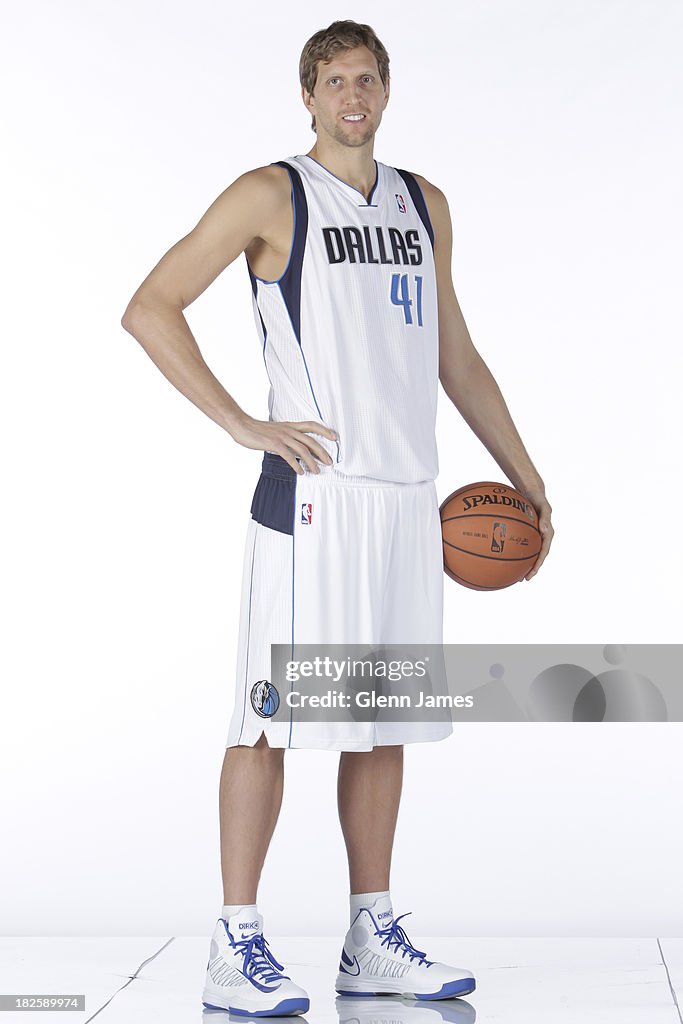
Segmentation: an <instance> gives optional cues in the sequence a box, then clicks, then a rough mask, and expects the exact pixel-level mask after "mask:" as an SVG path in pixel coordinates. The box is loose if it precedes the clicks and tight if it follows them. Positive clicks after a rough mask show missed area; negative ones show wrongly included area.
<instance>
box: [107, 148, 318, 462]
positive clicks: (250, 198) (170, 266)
mask: <svg viewBox="0 0 683 1024" xmlns="http://www.w3.org/2000/svg"><path fill="white" fill-rule="evenodd" d="M283 176H284V177H283ZM284 179H286V181H285V180H284ZM289 196H290V186H289V179H288V177H287V174H286V172H283V171H281V169H278V168H271V167H263V168H257V169H256V170H254V171H248V172H247V173H246V174H243V175H242V176H241V177H239V178H237V179H236V181H234V182H233V183H232V185H230V186H229V187H228V188H227V189H226V190H225V191H224V192H222V193H221V195H220V196H218V198H217V199H216V200H215V201H214V202H213V203H212V205H211V206H210V207H209V209H208V210H207V211H206V213H205V214H204V215H203V217H202V218H201V220H200V221H199V223H198V224H197V225H196V227H195V228H193V230H192V231H191V232H190V233H189V234H188V235H186V236H185V237H184V238H181V239H180V241H178V242H176V244H175V245H174V246H173V247H172V248H171V249H169V250H168V252H167V253H166V254H165V255H164V256H163V257H162V259H161V260H160V261H159V263H158V264H157V265H156V267H154V269H153V270H152V271H151V273H150V274H148V276H147V277H146V278H145V280H144V281H143V282H142V284H141V285H140V287H139V288H138V289H137V291H136V292H135V294H134V295H133V297H132V299H131V300H130V302H129V303H128V307H127V309H126V311H125V313H124V314H123V317H122V319H121V324H122V326H123V327H124V328H125V330H127V331H128V332H129V334H132V335H133V337H135V338H136V339H137V340H138V341H139V342H140V344H141V345H142V347H143V348H144V350H145V351H146V352H147V354H148V355H149V357H150V359H152V360H153V362H154V363H155V364H156V365H157V366H158V367H159V369H160V370H161V372H162V373H163V374H164V376H165V377H166V378H167V379H168V380H169V381H170V382H171V384H173V385H174V387H176V388H177V389H178V391H180V392H181V393H182V394H183V395H185V396H186V397H187V398H189V399H190V401H191V402H193V403H194V404H195V405H196V406H197V408H199V409H201V410H202V412H204V413H206V415H207V416H208V417H209V418H210V419H212V420H213V421H214V422H215V423H217V424H218V425H219V426H220V427H222V428H223V429H224V430H226V431H227V432H228V433H229V434H230V435H231V437H232V438H233V439H234V440H235V441H237V442H238V443H239V444H242V445H244V446H245V447H247V448H257V449H261V450H262V451H272V452H276V453H277V454H279V455H281V456H282V457H283V458H284V459H285V460H286V461H287V462H288V463H289V465H290V466H292V468H293V469H295V470H296V472H297V473H303V468H302V467H301V466H299V464H298V463H297V461H296V458H297V456H300V457H301V458H302V459H303V461H304V462H305V464H306V465H307V466H308V468H309V469H310V470H311V471H312V472H315V473H317V472H319V469H318V465H317V463H316V462H315V458H314V456H315V457H317V458H318V459H321V460H322V461H323V462H325V463H330V462H331V461H332V460H331V458H330V457H329V455H328V454H327V452H325V450H324V448H323V447H322V445H320V444H319V443H318V442H317V441H316V440H315V439H314V438H313V437H311V436H310V434H309V433H306V431H313V432H315V433H316V434H318V435H320V436H324V437H328V438H330V439H331V440H334V439H335V437H336V435H335V432H334V431H333V430H331V429H330V428H329V427H327V426H326V425H324V424H322V423H317V422H315V421H312V420H311V421H304V422H301V423H276V422H271V421H262V420H256V419H254V418H253V417H251V416H249V415H248V414H247V413H246V412H245V411H244V410H243V409H241V408H240V407H239V405H238V404H237V402H236V401H235V400H234V398H232V396H231V395H230V394H229V393H228V392H227V391H226V389H225V388H224V387H223V385H222V384H221V382H220V381H219V380H218V378H217V377H215V376H214V374H213V373H212V372H211V370H210V369H209V367H208V365H207V364H206V362H205V361H204V358H203V356H202V354H201V352H200V350H199V346H198V344H197V342H196V340H195V338H194V336H193V334H192V331H191V330H190V327H189V325H188V323H187V320H186V319H185V317H184V315H183V310H184V309H186V307H187V306H189V305H190V304H191V303H192V302H194V300H195V299H196V298H198V296H199V295H201V294H202V292H203V291H205V290H206V289H207V288H208V287H209V285H210V284H211V283H212V282H213V281H214V280H215V279H216V278H217V277H218V275H219V274H220V273H221V272H222V271H223V270H224V269H225V268H226V267H227V266H229V264H231V263H233V262H234V261H235V260H236V259H237V257H238V256H239V255H240V254H241V253H242V252H244V250H245V249H246V248H247V246H248V245H249V244H250V242H252V241H253V240H254V239H256V238H262V239H264V241H266V242H268V226H269V225H270V224H272V222H273V220H274V219H275V218H276V216H277V214H278V212H281V210H282V203H283V202H286V203H289V202H290V198H289Z"/></svg>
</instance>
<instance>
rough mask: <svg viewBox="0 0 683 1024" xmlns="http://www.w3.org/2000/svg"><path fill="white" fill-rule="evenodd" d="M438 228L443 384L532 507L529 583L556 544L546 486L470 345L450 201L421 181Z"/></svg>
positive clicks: (496, 389) (471, 344)
mask: <svg viewBox="0 0 683 1024" xmlns="http://www.w3.org/2000/svg"><path fill="white" fill-rule="evenodd" d="M418 180H419V182H420V185H421V187H422V189H423V191H424V194H425V199H426V201H427V205H428V208H429V216H430V220H431V221H432V226H433V228H434V258H435V262H436V278H437V292H438V304H439V379H440V381H441V385H442V387H443V389H444V391H445V392H446V394H447V395H448V397H449V398H450V400H451V401H452V402H453V404H454V405H455V407H456V408H457V410H458V411H459V412H460V414H461V415H462V417H463V419H464V420H465V421H466V422H467V423H468V424H469V426H470V427H471V428H472V430H473V431H474V433H475V434H476V435H477V437H478V438H479V440H480V441H481V442H482V444H483V445H484V446H485V447H486V448H487V450H488V451H489V452H490V453H491V455H492V456H493V458H494V459H495V460H496V462H497V463H498V465H499V466H500V468H501V469H502V470H503V472H504V473H505V474H506V476H507V477H508V479H509V480H510V481H511V483H512V485H513V487H516V488H517V489H518V490H520V491H521V492H522V494H524V495H526V497H527V498H529V500H530V501H531V502H532V504H533V505H534V507H535V509H536V511H537V513H538V517H539V529H540V530H541V534H542V535H543V542H542V546H541V550H540V553H539V556H538V558H537V560H536V562H535V564H534V566H533V568H532V569H531V570H530V571H529V572H528V573H527V575H526V577H525V579H527V580H529V579H531V577H532V576H535V574H536V573H537V572H538V570H539V569H540V567H541V564H542V562H543V561H544V559H545V557H546V555H547V553H548V549H549V547H550V543H551V541H552V538H553V533H554V531H553V527H552V524H551V521H550V517H551V512H552V509H551V507H550V505H549V504H548V501H547V498H546V496H545V486H544V484H543V480H542V479H541V476H540V474H539V472H538V470H537V469H536V467H535V466H534V464H533V463H532V461H531V459H530V458H529V455H528V453H527V451H526V448H525V447H524V445H523V443H522V439H521V437H520V436H519V433H518V431H517V428H516V427H515V424H514V423H513V420H512V417H511V415H510V412H509V410H508V407H507V405H506V403H505V399H504V398H503V395H502V394H501V391H500V388H499V387H498V384H497V383H496V381H495V379H494V377H493V374H492V373H491V371H490V370H489V368H488V366H487V365H486V363H485V362H484V360H483V359H482V357H481V356H480V355H479V353H478V352H477V350H476V348H475V347H474V345H473V343H472V339H471V338H470V334H469V331H468V329H467V324H466V323H465V319H464V317H463V315H462V311H461V309H460V305H459V303H458V300H457V298H456V295H455V290H454V288H453V280H452V276H451V253H452V239H453V232H452V227H451V218H450V213H449V209H448V203H447V201H446V197H445V196H444V194H443V192H441V190H440V189H438V188H436V187H435V186H434V185H432V184H430V183H429V182H428V181H426V180H425V179H424V178H421V177H419V176H418Z"/></svg>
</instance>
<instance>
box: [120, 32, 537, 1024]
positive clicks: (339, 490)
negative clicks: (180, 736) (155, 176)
mask: <svg viewBox="0 0 683 1024" xmlns="http://www.w3.org/2000/svg"><path fill="white" fill-rule="evenodd" d="M300 80H301V93H302V99H303V102H304V104H305V106H306V109H307V110H308V112H309V114H310V115H311V116H312V127H313V130H314V131H315V134H316V140H315V143H314V145H313V147H312V148H311V149H310V150H309V152H308V153H306V154H301V155H296V156H292V157H289V158H287V159H283V160H277V161H275V162H274V163H272V164H269V165H267V166H264V167H259V168H256V169H254V170H251V171H248V172H247V173H245V174H243V175H241V177H239V178H238V179H237V180H236V181H234V182H233V183H232V184H231V185H230V186H229V187H228V188H227V189H226V190H225V191H224V192H223V193H222V194H221V195H220V196H219V197H218V198H217V199H216V200H215V202H214V203H213V205H212V206H211V207H210V208H209V209H208V210H207V212H206V213H205V214H204V216H203V217H202V218H201V220H200V221H199V223H198V224H197V225H196V227H195V228H194V230H192V231H191V232H190V233H189V234H188V235H187V236H186V237H185V238H182V239H181V240H180V241H179V242H178V243H177V244H176V245H174V246H173V248H171V249H170V250H169V252H168V253H166V255H165V256H164V257H163V258H162V260H161V261H160V262H159V264H158V265H157V266H156V267H155V268H154V269H153V270H152V272H151V273H150V275H149V276H148V277H147V279H146V280H145V281H144V282H143V283H142V285H141V286H140V288H139V289H138V291H137V292H136V294H135V295H134V296H133V299H132V300H131V302H130V304H129V307H128V309H127V310H126V313H125V315H124V317H123V321H122V323H123V326H124V327H125V328H126V329H127V330H128V331H129V332H130V333H131V334H133V335H134V336H135V337H136V338H137V339H138V341H139V342H140V344H141V345H142V346H143V347H144V349H145V350H146V351H147V352H148V354H149V355H150V357H151V358H152V359H153V360H154V362H155V363H156V364H157V366H158V367H159V369H160V370H161V371H162V372H163V373H164V374H165V375H166V377H167V378H168V379H169V380H170V381H171V382H172V384H174V385H175V387H176V388H178V389H179V390H180V391H181V392H182V393H183V394H184V395H186V396H187V397H188V398H189V399H190V400H191V401H192V402H194V403H195V405H197V406H198V407H199V408H200V409H201V410H202V411H203V412H205V413H206V415H207V416H209V417H210V418H211V419H213V420H214V421H215V422H216V423H218V424H219V425H220V426H221V427H222V428H223V429H224V430H226V431H227V432H228V434H230V436H231V437H232V438H233V439H234V440H235V441H236V442H237V443H238V444H241V445H244V446H245V447H247V448H252V449H256V450H260V451H263V452H264V455H263V461H262V468H261V475H260V477H259V479H258V482H257V485H256V490H255V492H254V497H253V502H252V505H251V511H250V518H249V520H248V528H247V539H246V545H245V552H244V575H243V583H242V605H241V619H240V626H239V638H238V655H237V685H236V701H235V707H234V712H233V716H232V720H231V723H230V727H229V732H228V739H227V749H226V754H225V760H224V765H223V771H222V775H221V788H220V812H221V860H222V871H223V883H224V896H223V898H224V905H223V907H222V912H221V917H220V919H219V920H218V922H217V925H216V929H215V931H214V935H213V938H212V941H211V948H210V955H209V962H208V968H207V976H206V985H205V989H204V993H203V1001H204V1004H205V1005H206V1006H212V1007H222V1008H227V1009H231V1010H233V1011H234V1012H237V1013H243V1014H246V1013H248V1014H261V1015H273V1016H275V1015H290V1014H298V1013H302V1012H305V1011H306V1010H307V1009H308V1007H309V999H308V996H307V994H306V992H305V991H304V990H303V989H302V988H301V987H300V986H299V985H297V984H295V982H294V981H293V980H292V979H291V978H290V977H289V975H288V974H287V971H286V968H285V967H284V966H283V965H282V964H280V963H279V962H278V961H277V959H276V958H275V956H274V954H273V953H272V951H271V949H270V947H269V945H268V943H267V942H266V939H265V938H264V934H263V918H262V916H261V914H260V913H259V911H258V909H257V904H256V896H257V886H258V882H259V878H260V874H261V869H262V866H263V863H264V860H265V856H266V853H267V850H268V846H269V843H270V839H271V836H272V834H273V830H274V828H275V823H276V821H277V818H278V814H279V810H280V804H281V799H282V791H283V758H284V751H285V749H288V748H318V749H325V750H338V751H340V752H341V753H340V759H339V779H338V805H339V817H340V822H341V827H342V831H343V836H344V840H345V843H346V849H347V852H348V861H349V876H350V892H351V895H350V929H349V932H348V934H347V936H346V939H345V940H344V943H343V947H342V951H341V959H340V964H339V974H338V976H337V982H336V988H337V991H338V992H340V993H342V994H345V993H355V994H360V993H363V994H365V995H376V994H383V993H399V994H412V995H414V996H417V997H418V998H419V999H423V1000H435V999H443V998H445V997H448V996H456V995H464V994H466V993H468V992H471V991H472V990H473V989H474V987H475V981H474V978H473V975H472V972H471V971H470V970H467V969H463V968H456V967H450V966H448V965H445V964H441V963H436V962H433V961H430V960H429V959H428V958H427V956H426V953H425V952H422V951H420V950H418V949H416V948H415V947H414V946H413V945H412V943H411V942H410V939H409V938H408V935H407V934H406V932H405V931H404V929H403V927H402V926H401V925H400V924H399V918H394V915H393V910H392V901H391V896H390V891H389V872H390V863H391V853H392V845H393V839H394V828H395V825H396V818H397V813H398V807H399V800H400V795H401V785H402V766H403V744H405V743H410V742H420V741H435V740H440V739H443V738H444V737H446V736H448V735H449V734H450V733H451V732H452V726H451V724H450V720H449V721H448V722H447V723H445V722H429V723H424V722H423V723H417V722H415V723H405V722H375V723H372V722H362V723H352V724H350V725H349V724H347V723H339V722H323V723H317V722H316V723H312V722H305V723H303V722H293V721H291V720H288V721H274V720H272V717H271V716H272V713H273V712H274V710H275V709H276V707H277V704H278V701H279V693H278V681H277V680H272V679H270V645H271V643H283V644H289V643H292V644H294V643H319V644H323V643H360V644H379V643H387V644H393V643H400V642H413V641H415V642H418V643H430V644H432V643H435V644H440V643H441V642H442V639H443V634H442V586H443V562H442V547H441V527H440V519H439V510H438V502H437V495H436V490H435V483H434V481H435V478H436V476H437V473H438V463H437V448H436V439H435V416H436V401H437V387H438V382H439V380H440V382H441V384H442V386H443V388H444V391H445V393H446V394H447V395H448V397H449V398H450V399H451V401H452V402H453V403H454V404H455V405H456V406H457V408H458V410H459V411H460V413H461V414H462V415H463V417H464V418H465V420H466V421H467V422H468V423H469V424H470V426H471V427H472V429H473V430H474V431H475V433H476V434H477V436H478V437H479V438H480V439H481V441H482V443H483V444H484V445H485V446H486V447H487V448H488V450H489V451H490V452H491V454H492V455H493V456H494V458H495V459H496V461H497V463H498V465H499V466H500V467H501V469H502V470H503V471H504V473H505V474H506V475H507V477H508V478H509V480H510V481H511V482H512V484H513V485H514V486H515V487H516V488H519V490H521V491H522V492H524V494H526V495H528V497H529V499H530V500H531V501H532V502H533V504H534V505H535V507H536V509H537V512H538V514H539V519H540V529H541V532H542V534H543V546H542V549H541V552H540V554H539V557H538V560H537V561H536V563H535V565H534V568H533V569H532V570H531V571H530V572H529V574H528V576H527V579H531V577H532V576H534V575H535V573H536V572H537V571H538V569H539V567H540V566H541V564H542V563H543V560H544V559H545V557H546V554H547V552H548V548H549V545H550V542H551V538H552V532H553V531H552V526H551V524H550V512H551V509H550V506H549V504H548V502H547V500H546V497H545V493H544V485H543V482H542V480H541V478H540V476H539V474H538V472H537V471H536V469H535V468H534V466H533V464H532V463H531V460H530V459H529V456H528V455H527V453H526V450H525V448H524V446H523V444H522V441H521V439H520V437H519V434H518V433H517V430H516V429H515V426H514V424H513V422H512V420H511V418H510V415H509V413H508V410H507V407H506V404H505V402H504V400H503V397H502V396H501V393H500V391H499V389H498V387H497V385H496V382H495V380H494V379H493V377H492V376H491V373H490V372H489V370H488V368H487V367H486V365H485V364H484V362H483V361H482V359H481V357H480V356H479V354H478V353H477V351H476V350H475V348H474V346H473V345H472V342H471V340H470V337H469V334H468V331H467V327H466V325H465V323H464V320H463V317H462V314H461V312H460V308H459V306H458V302H457V300H456V297H455V294H454V291H453V285H452V281H451V225H450V218H449V211H448V205H447V203H446V199H445V198H444V195H443V194H442V192H441V191H440V190H439V189H438V188H437V187H436V186H434V185H432V184H430V182H428V181H427V180H426V179H425V178H423V177H421V176H420V175H418V174H413V173H410V172H409V171H407V170H398V169H396V168H394V167H392V166H389V165H388V164H384V163H380V162H379V161H377V160H375V159H374V157H373V146H374V139H375V134H376V132H377V129H378V128H379V125H380V122H381V120H382V113H383V111H384V109H385V107H386V105H387V102H388V99H389V58H388V55H387V52H386V50H385V48H384V46H383V45H382V43H381V42H380V40H379V39H378V38H377V36H376V35H375V33H374V32H373V30H372V29H371V28H370V27H369V26H367V25H360V24H357V23H356V22H353V21H337V22H334V23H333V24H332V25H330V26H329V28H327V29H324V30H321V31H319V32H316V33H315V35H313V36H312V38H311V39H309V41H308V42H307V43H306V45H305V47H304V50H303V53H302V55H301V60H300ZM434 101H435V98H434V96H433V95H429V96H426V95H425V102H434ZM241 253H244V254H245V258H246V262H247V268H248V273H249V279H250V283H251V289H252V296H253V306H254V314H255V321H256V327H257V331H258V338H259V343H260V345H261V347H262V351H263V358H264V361H265V367H266V370H267V373H268V377H269V380H270V393H269V410H268V411H269V415H268V420H267V421H262V420H259V419H256V418H254V417H252V416H250V415H249V414H248V413H247V412H246V411H245V410H243V409H241V408H240V407H239V406H238V405H237V403H236V402H235V401H234V399H233V398H232V397H231V396H230V395H229V394H228V392H227V391H226V390H225V389H224V387H223V386H222V384H221V383H220V382H219V381H218V380H217V379H216V377H214V375H213V374H212V373H211V371H210V370H209V368H208V366H207V365H206V363H205V362H204V360H203V358H202V355H201V352H200V350H199V348H198V346H197V343H196V341H195V339H194V337H193V335H192V333H191V331H190V328H189V326H188V324H187V321H186V320H185V318H184V316H183V310H184V309H185V308H186V307H187V306H189V305H190V304H191V303H192V302H194V300H195V299H196V298H197V297H198V296H199V295H201V293H202V292H203V291H204V290H205V289H206V288H207V287H208V286H209V285H210V284H211V282H212V281H213V280H214V279H215V278H216V277H217V276H218V275H219V274H220V273H221V271H223V270H224V269H225V267H227V266H228V265H229V264H231V263H233V262H234V260H235V259H237V257H238V256H239V255H240V254H241ZM401 916H403V915H401Z"/></svg>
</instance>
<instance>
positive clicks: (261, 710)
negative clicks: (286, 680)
mask: <svg viewBox="0 0 683 1024" xmlns="http://www.w3.org/2000/svg"><path fill="white" fill-rule="evenodd" d="M251 706H252V708H253V709H254V711H255V712H256V714H257V715H258V716H259V718H272V717H273V715H274V714H275V712H276V711H277V709H278V708H279V707H280V694H279V693H278V692H277V690H276V689H275V687H274V686H273V684H272V683H269V682H268V680H267V679H259V681H258V682H257V683H254V685H253V686H252V688H251Z"/></svg>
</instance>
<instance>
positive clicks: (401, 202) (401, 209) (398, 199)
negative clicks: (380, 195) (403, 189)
mask: <svg viewBox="0 0 683 1024" xmlns="http://www.w3.org/2000/svg"><path fill="white" fill-rule="evenodd" d="M394 195H395V196H396V202H397V203H398V212H399V213H405V212H406V201H405V199H404V198H403V196H402V195H401V194H400V192H394Z"/></svg>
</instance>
